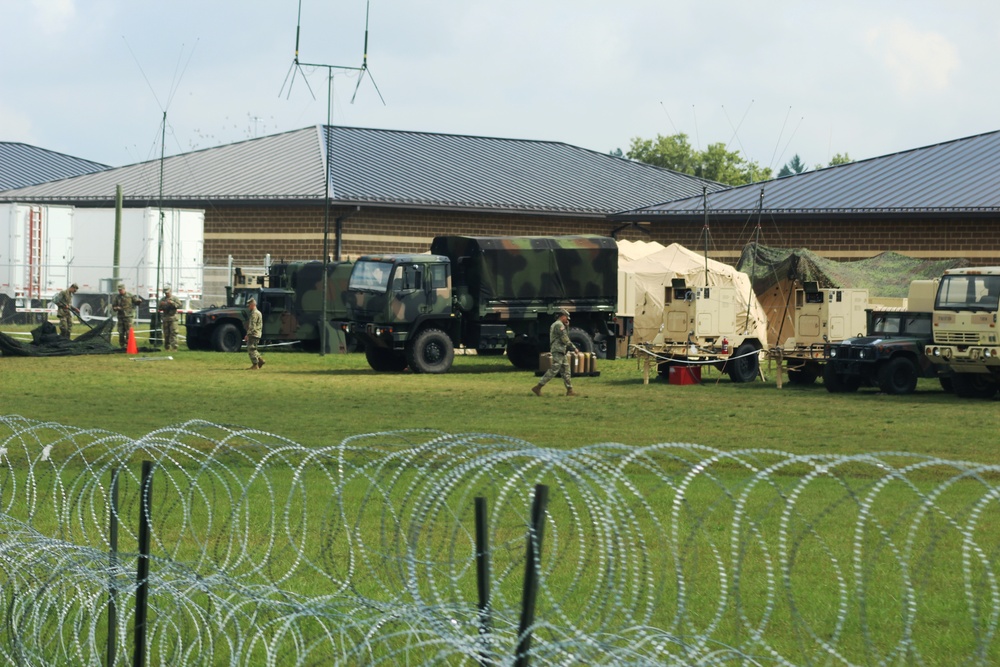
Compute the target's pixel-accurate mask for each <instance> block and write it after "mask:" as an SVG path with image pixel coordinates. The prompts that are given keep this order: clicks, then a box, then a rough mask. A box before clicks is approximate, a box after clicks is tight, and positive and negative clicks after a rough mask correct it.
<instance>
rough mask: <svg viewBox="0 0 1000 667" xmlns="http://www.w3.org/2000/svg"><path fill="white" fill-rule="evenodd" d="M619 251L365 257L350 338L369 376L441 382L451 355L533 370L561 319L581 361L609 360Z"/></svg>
mask: <svg viewBox="0 0 1000 667" xmlns="http://www.w3.org/2000/svg"><path fill="white" fill-rule="evenodd" d="M617 279H618V245H617V243H616V242H615V240H614V239H612V238H608V237H603V236H586V235H581V236H546V237H541V236H524V237H476V236H438V237H436V238H435V239H434V240H433V242H432V243H431V248H430V254H429V255H410V254H390V255H368V256H364V257H361V258H359V259H358V260H357V262H355V264H354V269H353V271H352V272H351V278H350V284H349V289H348V310H349V313H350V320H351V325H350V326H351V328H350V330H351V333H353V334H354V335H355V336H356V337H357V338H358V339H359V340H360V341H361V342H362V343H363V344H364V346H365V355H366V356H367V359H368V364H369V365H370V366H371V367H372V368H373V369H375V370H377V371H402V370H404V369H405V368H407V367H409V368H410V370H411V371H413V372H415V373H445V372H447V371H448V370H449V369H450V368H451V366H452V362H453V360H454V355H455V348H456V347H457V346H464V347H465V348H467V349H471V350H476V351H478V353H479V354H486V355H490V354H496V355H498V354H503V352H504V350H506V352H507V357H508V359H509V360H510V362H511V363H512V364H513V365H514V366H516V367H517V368H521V369H526V370H534V369H537V368H538V364H539V355H540V354H541V353H543V352H545V351H547V350H548V349H549V327H550V325H551V324H552V322H553V321H554V319H555V317H556V314H557V313H558V312H559V309H561V308H565V309H566V310H568V311H570V313H571V323H570V327H569V331H568V333H569V337H570V339H571V340H572V341H573V344H574V345H576V347H577V348H579V349H580V351H582V352H595V351H603V353H604V354H606V356H607V357H608V358H614V354H615V346H614V344H613V341H612V340H611V337H612V333H611V331H612V322H613V319H614V314H615V306H616V301H617V294H618V288H617Z"/></svg>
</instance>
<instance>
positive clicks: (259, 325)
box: [243, 299, 264, 371]
mask: <svg viewBox="0 0 1000 667" xmlns="http://www.w3.org/2000/svg"><path fill="white" fill-rule="evenodd" d="M247 308H249V309H250V321H249V322H247V335H246V336H244V337H243V340H245V341H246V342H247V354H249V355H250V363H251V364H253V365H252V366H250V370H253V371H255V370H257V369H258V368H264V358H263V357H262V356H260V353H259V352H257V344H258V343H260V335H261V333H262V332H263V330H264V318H263V317H261V314H260V311H259V310H257V301H256V299H250V300H249V301H247Z"/></svg>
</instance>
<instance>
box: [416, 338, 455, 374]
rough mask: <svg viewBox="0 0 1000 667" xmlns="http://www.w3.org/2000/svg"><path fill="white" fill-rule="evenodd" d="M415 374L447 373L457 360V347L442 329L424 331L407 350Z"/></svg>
mask: <svg viewBox="0 0 1000 667" xmlns="http://www.w3.org/2000/svg"><path fill="white" fill-rule="evenodd" d="M406 357H407V359H408V360H409V362H410V370H411V371H413V372H414V373H446V372H448V369H450V368H451V364H452V362H453V361H454V360H455V346H454V345H452V343H451V338H449V337H448V334H446V333H445V332H443V331H441V330H440V329H424V330H423V331H421V332H420V333H419V334H417V337H416V338H414V339H413V340H412V341H411V342H410V345H409V346H408V347H407V349H406Z"/></svg>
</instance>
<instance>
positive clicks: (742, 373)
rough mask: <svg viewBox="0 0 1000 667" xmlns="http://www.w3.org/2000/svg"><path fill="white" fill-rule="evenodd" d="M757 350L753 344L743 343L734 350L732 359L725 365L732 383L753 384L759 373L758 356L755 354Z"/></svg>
mask: <svg viewBox="0 0 1000 667" xmlns="http://www.w3.org/2000/svg"><path fill="white" fill-rule="evenodd" d="M756 352H757V348H756V347H754V345H753V343H743V344H742V345H740V346H739V347H738V348H736V354H734V355H733V356H734V357H738V359H736V360H730V361H729V363H727V364H726V368H727V371H728V373H729V379H730V380H732V381H733V382H753V381H754V380H756V379H757V375H758V374H759V373H760V356H759V355H758V354H756Z"/></svg>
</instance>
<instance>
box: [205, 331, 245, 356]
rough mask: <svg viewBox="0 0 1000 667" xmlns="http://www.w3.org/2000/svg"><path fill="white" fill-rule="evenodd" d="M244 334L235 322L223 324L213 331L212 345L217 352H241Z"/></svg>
mask: <svg viewBox="0 0 1000 667" xmlns="http://www.w3.org/2000/svg"><path fill="white" fill-rule="evenodd" d="M242 342H243V336H242V335H241V334H240V330H239V329H237V328H236V325H235V324H223V325H222V326H220V327H216V328H215V331H213V332H212V347H213V348H214V349H215V351H216V352H239V351H240V344H241V343H242Z"/></svg>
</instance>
